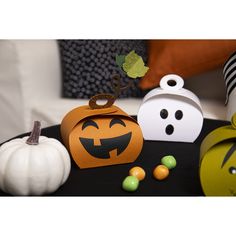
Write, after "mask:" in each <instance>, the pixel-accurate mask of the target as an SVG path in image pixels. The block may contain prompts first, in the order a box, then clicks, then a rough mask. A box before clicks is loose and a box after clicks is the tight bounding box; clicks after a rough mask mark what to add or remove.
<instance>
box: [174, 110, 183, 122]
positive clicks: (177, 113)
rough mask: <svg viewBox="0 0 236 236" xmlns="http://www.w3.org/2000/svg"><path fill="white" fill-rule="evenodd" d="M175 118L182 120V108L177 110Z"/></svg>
mask: <svg viewBox="0 0 236 236" xmlns="http://www.w3.org/2000/svg"><path fill="white" fill-rule="evenodd" d="M175 118H176V120H181V119H182V118H183V112H182V111H181V110H178V111H176V112H175Z"/></svg>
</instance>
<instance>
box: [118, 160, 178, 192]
mask: <svg viewBox="0 0 236 236" xmlns="http://www.w3.org/2000/svg"><path fill="white" fill-rule="evenodd" d="M176 164H177V162H176V160H175V158H174V157H173V156H171V155H168V156H164V157H162V159H161V165H157V166H156V167H155V168H154V170H153V176H154V178H155V179H157V180H163V179H165V178H167V177H168V175H169V172H170V171H169V170H171V169H173V168H175V167H176ZM145 176H146V173H145V171H144V169H143V168H141V167H139V166H135V167H133V168H131V169H130V170H129V176H127V177H126V178H125V179H124V181H123V183H122V188H123V189H124V190H125V191H127V192H134V191H136V190H137V189H138V187H139V182H140V181H142V180H143V179H144V178H145Z"/></svg>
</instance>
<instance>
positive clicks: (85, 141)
mask: <svg viewBox="0 0 236 236" xmlns="http://www.w3.org/2000/svg"><path fill="white" fill-rule="evenodd" d="M131 135H132V133H131V132H129V133H127V134H124V135H121V136H118V137H114V138H105V139H100V144H101V145H99V146H98V145H94V139H90V138H79V139H80V142H81V144H82V145H83V147H84V148H85V150H86V151H87V152H88V153H89V154H90V155H91V156H93V157H96V158H102V159H107V158H110V157H111V151H113V150H117V153H116V156H117V157H118V156H119V155H120V154H121V153H122V152H123V151H124V150H125V149H126V148H127V146H128V145H129V142H130V139H131Z"/></svg>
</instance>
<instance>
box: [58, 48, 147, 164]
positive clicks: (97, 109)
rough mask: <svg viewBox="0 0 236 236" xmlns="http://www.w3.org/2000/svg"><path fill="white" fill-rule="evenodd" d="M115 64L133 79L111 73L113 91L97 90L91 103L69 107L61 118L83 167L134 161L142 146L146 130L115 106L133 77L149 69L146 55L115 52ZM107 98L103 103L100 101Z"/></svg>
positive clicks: (66, 139)
mask: <svg viewBox="0 0 236 236" xmlns="http://www.w3.org/2000/svg"><path fill="white" fill-rule="evenodd" d="M116 64H117V65H118V66H119V68H120V69H121V71H123V72H124V73H125V74H126V75H127V76H128V77H130V78H131V79H132V80H130V81H129V83H128V84H127V85H126V86H122V85H121V77H120V76H119V75H114V76H113V77H112V81H111V82H112V83H111V85H112V87H113V89H114V92H115V93H114V95H112V94H98V95H95V96H93V97H92V98H91V99H90V100H89V105H88V106H81V107H78V108H75V109H74V110H72V111H70V112H69V113H68V114H67V115H66V116H65V117H64V118H63V120H62V122H61V136H62V139H63V142H64V144H65V145H66V147H67V149H68V150H69V151H70V153H71V156H72V158H73V159H74V161H75V162H76V164H77V165H78V166H79V167H80V168H91V167H98V166H108V165H116V164H123V163H130V162H134V161H135V160H136V159H137V158H138V156H139V154H140V152H141V150H142V147H143V134H142V131H141V129H140V127H139V125H138V123H137V122H136V121H135V120H134V119H133V118H132V117H130V116H129V115H128V114H126V113H125V112H124V111H123V110H121V109H120V108H119V107H117V106H114V105H113V104H114V102H115V100H116V98H117V97H118V96H119V94H120V92H121V91H123V90H126V89H127V88H129V87H130V86H132V84H133V81H134V79H136V78H138V77H142V76H144V75H145V73H146V72H147V71H148V67H146V66H145V65H144V61H143V59H142V58H141V57H140V56H139V55H138V54H136V53H135V51H131V52H130V53H128V54H127V55H126V56H125V55H116ZM99 99H105V100H106V101H107V102H106V103H105V104H104V105H98V104H97V101H98V100H99Z"/></svg>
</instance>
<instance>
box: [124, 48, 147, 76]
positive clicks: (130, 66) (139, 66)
mask: <svg viewBox="0 0 236 236" xmlns="http://www.w3.org/2000/svg"><path fill="white" fill-rule="evenodd" d="M148 69H149V68H148V67H147V66H145V65H144V62H143V59H142V57H140V56H139V55H138V54H136V53H135V51H131V52H130V53H129V54H128V55H127V56H126V57H125V63H123V70H124V71H125V72H126V73H127V75H128V76H129V77H131V78H133V79H136V78H137V77H143V76H144V75H145V74H146V73H147V71H148Z"/></svg>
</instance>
